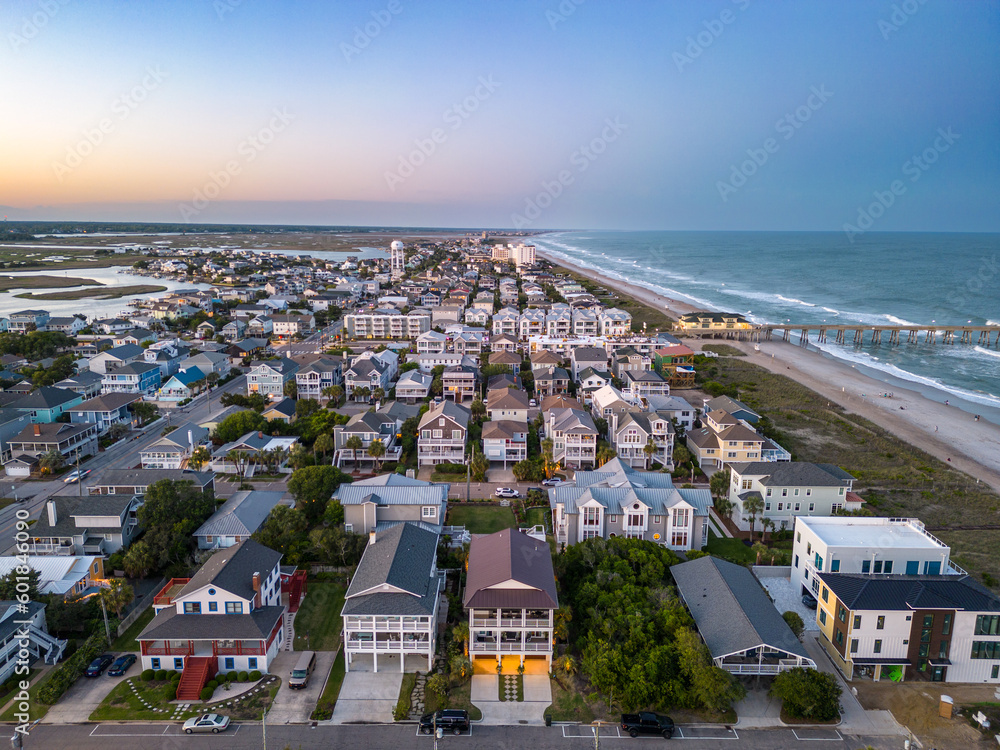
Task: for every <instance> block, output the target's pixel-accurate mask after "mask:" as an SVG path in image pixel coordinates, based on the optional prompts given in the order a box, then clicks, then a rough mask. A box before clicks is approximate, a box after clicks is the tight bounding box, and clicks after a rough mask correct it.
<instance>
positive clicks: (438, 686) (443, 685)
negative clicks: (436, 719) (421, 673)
mask: <svg viewBox="0 0 1000 750" xmlns="http://www.w3.org/2000/svg"><path fill="white" fill-rule="evenodd" d="M427 689H428V690H430V691H431V692H432V693H434V694H435V695H437V696H438V697H439V698H444V697H445V696H446V695H447V694H448V678H447V677H445V676H444V675H443V674H433V675H431V676H430V677H429V678H428V680H427Z"/></svg>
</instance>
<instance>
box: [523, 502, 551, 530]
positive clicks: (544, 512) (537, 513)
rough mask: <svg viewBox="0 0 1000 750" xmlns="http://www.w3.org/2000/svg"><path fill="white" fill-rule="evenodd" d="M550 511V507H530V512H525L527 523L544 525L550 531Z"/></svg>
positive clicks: (529, 524)
mask: <svg viewBox="0 0 1000 750" xmlns="http://www.w3.org/2000/svg"><path fill="white" fill-rule="evenodd" d="M548 512H549V509H548V508H528V512H527V513H525V514H524V519H525V522H526V525H528V526H544V527H545V529H546V531H548V530H549V524H548Z"/></svg>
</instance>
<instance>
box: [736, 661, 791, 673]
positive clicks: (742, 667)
mask: <svg viewBox="0 0 1000 750" xmlns="http://www.w3.org/2000/svg"><path fill="white" fill-rule="evenodd" d="M719 666H721V667H722V668H723V669H724V670H726V671H727V672H729V673H730V674H778V672H780V671H781V670H782V669H791V667H785V666H783V665H781V664H725V663H723V664H720V665H719Z"/></svg>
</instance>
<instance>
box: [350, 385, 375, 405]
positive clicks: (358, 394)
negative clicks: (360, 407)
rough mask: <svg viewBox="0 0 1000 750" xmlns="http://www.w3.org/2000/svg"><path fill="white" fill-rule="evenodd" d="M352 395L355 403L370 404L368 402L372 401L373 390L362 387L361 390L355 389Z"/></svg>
mask: <svg viewBox="0 0 1000 750" xmlns="http://www.w3.org/2000/svg"><path fill="white" fill-rule="evenodd" d="M351 395H352V396H353V397H354V400H355V401H363V402H365V403H368V401H370V400H371V396H372V389H371V388H368V387H367V386H361V387H360V388H355V389H354V392H353V393H352V394H351Z"/></svg>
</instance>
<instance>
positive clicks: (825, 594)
mask: <svg viewBox="0 0 1000 750" xmlns="http://www.w3.org/2000/svg"><path fill="white" fill-rule="evenodd" d="M823 601H824V602H828V601H830V589H828V588H827V587H826V586H824V587H823Z"/></svg>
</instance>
